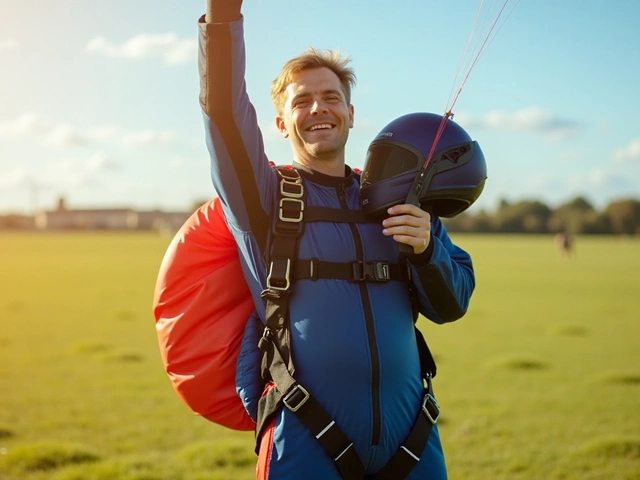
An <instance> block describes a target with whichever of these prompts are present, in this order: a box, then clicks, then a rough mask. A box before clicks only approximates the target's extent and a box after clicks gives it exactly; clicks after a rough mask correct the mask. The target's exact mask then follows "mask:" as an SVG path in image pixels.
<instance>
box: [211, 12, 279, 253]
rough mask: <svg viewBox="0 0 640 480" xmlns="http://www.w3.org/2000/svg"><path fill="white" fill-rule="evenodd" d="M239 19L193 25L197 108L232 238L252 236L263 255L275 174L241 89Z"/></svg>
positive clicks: (243, 87)
mask: <svg viewBox="0 0 640 480" xmlns="http://www.w3.org/2000/svg"><path fill="white" fill-rule="evenodd" d="M243 24H244V18H240V19H239V20H237V21H234V22H230V23H206V22H205V20H204V16H203V17H201V18H200V20H199V22H198V31H199V35H198V43H199V51H198V70H199V74H200V106H201V108H202V113H203V118H204V125H205V138H206V143H207V148H208V150H209V154H210V157H211V178H212V181H213V185H214V188H215V190H216V192H217V193H218V195H219V196H220V199H221V201H222V205H223V209H224V211H225V217H226V218H227V221H228V223H229V226H230V228H232V229H235V230H236V232H243V233H247V232H251V233H252V234H253V236H254V237H255V239H256V241H257V244H258V247H259V248H260V251H262V252H264V248H265V246H266V238H267V235H268V231H269V227H270V215H269V214H270V212H271V210H272V208H273V205H272V204H273V198H274V197H273V190H274V186H276V173H275V172H274V171H273V169H272V168H271V166H270V165H269V161H268V159H267V156H266V154H265V151H264V142H263V138H262V133H261V131H260V128H259V125H258V120H257V115H256V111H255V108H254V107H253V105H252V104H251V102H250V100H249V95H248V94H247V90H246V83H245V57H246V54H245V44H244V27H243Z"/></svg>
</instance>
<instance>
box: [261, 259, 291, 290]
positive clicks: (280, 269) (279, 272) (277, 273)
mask: <svg viewBox="0 0 640 480" xmlns="http://www.w3.org/2000/svg"><path fill="white" fill-rule="evenodd" d="M290 285H291V259H289V258H274V259H273V260H271V265H270V267H269V275H268V276H267V289H274V290H289V286H290Z"/></svg>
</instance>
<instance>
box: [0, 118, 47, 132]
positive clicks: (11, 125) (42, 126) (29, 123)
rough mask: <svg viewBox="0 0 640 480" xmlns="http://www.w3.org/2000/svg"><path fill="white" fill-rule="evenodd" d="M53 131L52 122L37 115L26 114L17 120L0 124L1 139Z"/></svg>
mask: <svg viewBox="0 0 640 480" xmlns="http://www.w3.org/2000/svg"><path fill="white" fill-rule="evenodd" d="M50 129H51V122H49V121H48V120H46V119H44V118H42V117H40V116H39V115H37V114H35V113H25V114H23V115H21V116H19V117H18V118H16V119H15V120H11V121H6V122H0V137H5V138H10V137H20V136H24V135H33V134H42V133H45V132H47V131H49V130H50Z"/></svg>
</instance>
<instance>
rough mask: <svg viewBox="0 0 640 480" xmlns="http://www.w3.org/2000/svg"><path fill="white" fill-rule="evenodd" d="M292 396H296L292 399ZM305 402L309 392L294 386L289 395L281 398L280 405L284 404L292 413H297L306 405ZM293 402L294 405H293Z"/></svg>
mask: <svg viewBox="0 0 640 480" xmlns="http://www.w3.org/2000/svg"><path fill="white" fill-rule="evenodd" d="M299 394H301V395H302V398H299V397H300V395H299ZM294 395H296V398H293V397H294ZM292 400H293V402H292ZM307 400H309V392H307V391H306V390H305V389H304V387H301V386H300V385H296V386H295V387H293V388H292V389H291V391H290V392H289V393H287V394H286V395H285V396H284V397H282V403H284V405H285V407H287V408H288V409H289V410H291V411H292V412H297V411H298V410H299V409H300V407H302V406H303V405H304V404H305V403H307ZM294 402H295V405H294V404H293V403H294Z"/></svg>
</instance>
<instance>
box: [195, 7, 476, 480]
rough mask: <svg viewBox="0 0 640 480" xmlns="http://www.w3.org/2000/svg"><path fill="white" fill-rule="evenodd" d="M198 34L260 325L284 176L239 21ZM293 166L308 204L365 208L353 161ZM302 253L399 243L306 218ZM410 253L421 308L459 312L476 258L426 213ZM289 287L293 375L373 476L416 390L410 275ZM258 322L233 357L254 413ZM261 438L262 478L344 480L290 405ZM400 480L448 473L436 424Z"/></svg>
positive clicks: (347, 252)
mask: <svg viewBox="0 0 640 480" xmlns="http://www.w3.org/2000/svg"><path fill="white" fill-rule="evenodd" d="M199 43H200V59H199V69H200V81H201V91H200V103H201V107H202V109H203V114H204V123H205V133H206V140H207V146H208V148H209V152H210V155H211V174H212V179H213V184H214V186H215V189H216V191H217V192H218V194H219V195H220V198H221V200H222V204H223V207H224V211H225V216H226V219H227V222H228V224H229V228H230V230H231V232H232V234H233V235H234V237H235V239H236V241H237V244H238V248H239V252H240V258H241V260H242V263H243V269H244V272H245V276H246V279H247V283H248V284H249V288H250V289H251V291H252V295H253V296H254V301H255V304H256V309H257V313H258V316H259V317H260V318H261V320H262V322H264V305H263V303H262V300H261V298H260V292H261V291H262V290H263V289H264V288H265V287H266V268H265V262H264V255H263V254H264V252H265V251H266V248H267V246H268V242H269V235H270V226H271V215H272V213H273V212H274V203H275V200H276V199H277V188H278V186H279V184H278V178H277V173H276V172H275V171H274V170H273V168H272V167H271V166H270V165H269V162H268V159H267V156H266V154H265V151H264V144H263V140H262V135H261V132H260V130H259V127H258V122H257V118H256V112H255V110H254V108H253V106H252V104H251V103H250V100H249V97H248V95H247V92H246V85H245V81H244V74H245V49H244V38H243V20H242V19H240V20H238V21H236V22H232V23H220V24H207V23H205V22H204V18H202V19H201V20H200V22H199ZM300 173H301V175H302V177H303V182H304V185H305V191H306V204H307V205H317V206H326V207H331V208H341V209H352V210H357V209H359V208H360V190H359V185H358V182H357V181H356V180H355V178H354V174H353V172H352V171H351V169H350V168H349V167H345V176H344V177H331V176H327V175H323V174H321V173H318V172H312V171H305V170H302V169H301V171H300ZM298 258H302V259H311V258H317V259H320V260H324V261H331V262H345V263H348V262H351V261H356V260H359V261H364V262H368V261H374V260H375V261H378V260H386V261H388V262H389V263H399V252H398V244H397V243H396V242H395V241H394V240H393V239H391V238H389V237H386V236H384V235H383V234H382V226H381V225H380V224H378V223H364V224H351V225H350V224H347V223H333V222H313V223H311V222H310V223H306V224H305V230H304V233H303V235H302V237H301V238H300V243H299V250H298ZM409 261H410V264H411V269H412V279H413V282H414V284H415V286H416V289H417V291H418V297H419V303H420V312H421V313H422V314H423V315H424V316H426V317H427V318H429V319H430V320H432V321H434V322H436V323H444V322H450V321H454V320H456V319H458V318H460V317H461V316H463V315H464V313H465V312H466V310H467V307H468V304H469V300H470V297H471V294H472V291H473V289H474V286H475V277H474V273H473V266H472V263H471V258H470V257H469V255H468V254H467V253H466V252H464V251H463V250H462V249H460V248H459V247H457V246H456V245H454V244H453V243H452V242H451V240H450V238H449V236H448V235H447V232H446V230H445V228H444V226H443V225H442V223H441V221H440V220H439V219H438V218H433V219H432V238H431V242H430V245H429V247H428V248H427V250H426V251H425V252H424V253H422V254H420V255H412V256H410V258H409ZM292 290H293V293H292V295H291V300H290V310H289V312H290V330H291V349H292V355H293V361H294V365H295V368H296V372H295V377H296V379H297V380H298V381H299V382H300V383H301V384H302V385H304V386H305V388H307V389H308V390H309V391H310V393H311V394H312V395H313V396H314V397H315V398H316V399H317V401H318V402H319V403H320V405H322V406H323V407H324V409H325V410H326V411H327V413H329V415H330V416H331V417H332V418H333V419H334V420H335V421H336V423H337V424H338V425H339V427H340V428H341V429H342V431H343V432H344V433H345V434H346V435H347V437H349V439H350V440H351V441H352V442H353V443H354V446H355V448H356V451H357V453H358V455H359V457H360V458H361V460H362V462H363V464H364V467H365V470H366V475H367V476H369V475H372V474H374V473H376V472H378V471H379V470H380V469H381V468H382V467H384V466H385V465H386V464H387V463H388V462H389V460H390V459H391V458H392V457H393V456H394V454H395V453H396V452H397V451H398V448H399V447H400V446H401V445H402V443H403V441H404V440H405V438H406V437H407V435H408V433H409V431H410V429H411V427H412V426H413V423H414V420H415V418H416V416H417V414H418V412H419V410H420V406H421V401H422V397H423V381H422V377H421V373H420V364H419V355H418V349H417V345H416V339H415V333H414V324H413V314H412V304H411V299H410V296H409V292H408V287H407V284H406V283H405V282H403V281H399V280H398V281H389V282H386V283H375V282H349V281H347V280H343V279H317V280H307V279H302V280H298V281H296V282H295V283H294V284H293V287H292ZM258 326H259V325H258ZM257 330H258V329H257V328H254V329H253V331H252V330H251V328H249V329H248V331H247V336H246V338H245V340H246V341H245V342H243V349H244V350H243V352H242V353H241V360H240V361H239V362H238V383H239V385H238V389H239V393H240V395H241V397H242V398H243V401H244V402H245V405H246V406H247V410H248V411H249V413H250V414H251V415H252V416H253V417H254V418H255V412H256V404H257V401H258V398H259V395H260V391H261V388H262V384H261V380H260V378H259V372H258V370H259V361H258V360H256V355H258V353H257V347H256V343H257V342H256V339H257V338H259V335H260V332H259V331H257ZM265 435H269V448H261V451H260V457H261V458H260V459H259V462H262V463H263V465H265V470H264V471H263V473H262V476H261V477H260V478H272V479H278V480H289V479H300V478H305V479H306V480H334V479H335V480H338V479H340V475H339V473H338V471H337V469H336V467H335V465H334V464H333V462H332V460H331V458H329V456H328V455H327V453H326V452H325V451H324V450H323V448H322V447H321V446H320V445H319V444H318V442H317V441H316V439H315V438H314V437H313V436H312V435H311V433H310V432H309V431H308V430H307V429H306V427H305V426H304V425H302V423H301V422H300V421H299V420H298V418H296V417H295V415H294V414H292V413H291V412H290V411H289V410H287V409H282V410H281V411H280V412H279V413H278V415H277V418H276V419H275V422H274V424H273V425H272V427H271V428H270V429H269V431H268V432H266V433H265ZM263 446H264V445H263ZM407 478H408V479H409V480H415V479H420V480H443V479H446V478H447V474H446V467H445V462H444V456H443V452H442V446H441V443H440V438H439V433H438V428H437V426H434V428H433V429H432V431H431V435H430V437H429V442H428V445H427V446H426V447H425V451H424V452H423V454H422V456H421V459H420V462H419V463H418V464H417V465H416V467H415V468H414V469H413V470H412V472H411V473H410V475H409V477H407Z"/></svg>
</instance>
